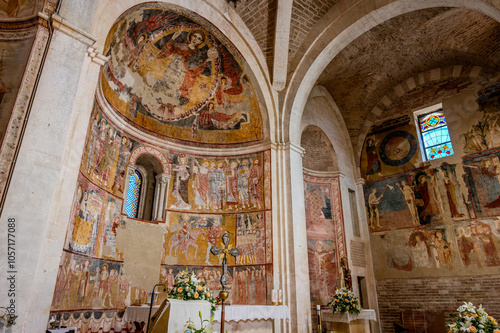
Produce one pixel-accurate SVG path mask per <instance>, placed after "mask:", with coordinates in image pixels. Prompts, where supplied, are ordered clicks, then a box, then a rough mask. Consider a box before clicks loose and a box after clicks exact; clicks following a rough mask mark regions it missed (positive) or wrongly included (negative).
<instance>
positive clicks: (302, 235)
mask: <svg viewBox="0 0 500 333" xmlns="http://www.w3.org/2000/svg"><path fill="white" fill-rule="evenodd" d="M271 149H272V160H273V161H275V163H273V168H274V169H273V175H274V177H273V182H274V186H273V188H274V189H276V190H275V191H273V202H279V203H280V204H279V205H276V209H275V210H273V221H274V223H273V251H274V252H273V253H274V257H273V262H274V265H273V266H274V289H283V292H284V299H283V302H284V304H285V305H287V306H288V307H289V309H290V314H291V318H292V320H291V322H284V323H283V325H282V326H281V325H275V331H276V332H280V330H281V331H285V332H311V330H312V325H311V301H310V288H309V266H308V254H307V229H306V218H305V205H304V181H303V171H302V156H303V154H304V150H303V149H302V148H301V147H298V146H295V145H293V144H273V145H272V148H271Z"/></svg>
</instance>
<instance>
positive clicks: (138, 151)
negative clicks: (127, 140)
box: [129, 146, 170, 175]
mask: <svg viewBox="0 0 500 333" xmlns="http://www.w3.org/2000/svg"><path fill="white" fill-rule="evenodd" d="M144 154H148V155H152V156H154V157H156V158H157V159H158V160H159V161H160V163H161V166H162V168H163V173H164V174H167V175H169V174H170V164H169V163H168V160H167V158H166V157H165V155H163V153H162V152H161V151H159V150H158V149H156V148H153V147H148V146H139V147H137V148H135V149H134V150H133V151H132V153H131V154H130V157H129V163H130V164H133V165H135V164H136V162H137V159H138V158H139V156H141V155H144Z"/></svg>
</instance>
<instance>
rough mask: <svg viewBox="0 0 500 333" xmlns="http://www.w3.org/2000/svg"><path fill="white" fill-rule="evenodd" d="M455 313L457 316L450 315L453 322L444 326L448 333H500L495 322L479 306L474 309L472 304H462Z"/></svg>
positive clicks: (499, 328)
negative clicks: (453, 319)
mask: <svg viewBox="0 0 500 333" xmlns="http://www.w3.org/2000/svg"><path fill="white" fill-rule="evenodd" d="M457 311H458V314H456V313H452V314H451V316H452V317H453V318H455V322H454V323H452V324H447V325H446V326H447V327H448V329H449V331H448V333H458V332H460V333H461V332H472V333H474V332H477V333H500V326H498V322H497V320H496V319H495V318H493V317H491V316H488V314H487V313H486V311H484V309H483V308H482V306H481V305H480V306H479V308H476V307H475V306H474V305H473V304H472V303H470V302H469V303H467V302H464V305H462V306H460V307H459V308H458V309H457Z"/></svg>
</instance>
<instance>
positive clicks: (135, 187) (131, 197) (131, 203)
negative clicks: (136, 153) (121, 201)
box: [126, 171, 142, 218]
mask: <svg viewBox="0 0 500 333" xmlns="http://www.w3.org/2000/svg"><path fill="white" fill-rule="evenodd" d="M128 188H129V190H128V193H127V205H126V212H127V215H128V217H132V218H137V213H138V208H139V201H140V196H141V188H142V175H141V174H140V173H139V171H135V172H134V174H133V175H132V176H131V177H130V180H129V184H128Z"/></svg>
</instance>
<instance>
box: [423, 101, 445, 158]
mask: <svg viewBox="0 0 500 333" xmlns="http://www.w3.org/2000/svg"><path fill="white" fill-rule="evenodd" d="M432 109H434V110H432ZM431 110H432V111H431ZM428 111H431V112H428ZM415 114H416V116H417V122H418V127H419V130H420V138H421V143H422V146H423V149H422V150H423V153H424V159H425V160H426V161H430V160H435V159H437V158H441V157H446V156H451V155H453V146H452V145H451V139H450V133H449V132H448V125H447V122H446V117H445V115H444V112H443V108H442V106H441V104H439V105H437V106H434V107H431V108H426V109H424V110H422V111H417V112H415Z"/></svg>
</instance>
